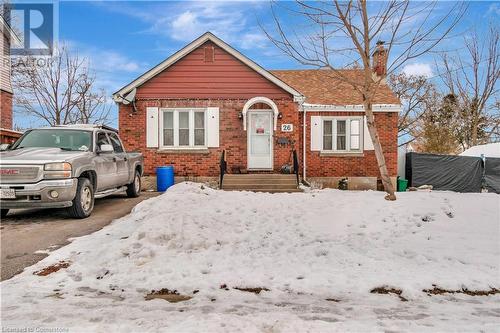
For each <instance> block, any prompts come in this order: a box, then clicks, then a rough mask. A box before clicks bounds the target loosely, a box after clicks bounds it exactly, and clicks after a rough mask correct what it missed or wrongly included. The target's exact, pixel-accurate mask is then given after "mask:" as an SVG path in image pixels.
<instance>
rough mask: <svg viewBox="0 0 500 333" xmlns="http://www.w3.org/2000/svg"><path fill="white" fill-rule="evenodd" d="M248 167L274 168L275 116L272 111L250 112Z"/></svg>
mask: <svg viewBox="0 0 500 333" xmlns="http://www.w3.org/2000/svg"><path fill="white" fill-rule="evenodd" d="M247 118H248V124H249V125H248V126H247V132H248V133H247V137H248V146H247V147H248V169H250V170H255V169H258V170H259V169H260V170H263V169H264V170H265V169H268V170H272V168H273V138H272V136H273V117H272V113H271V112H270V111H251V112H250V111H249V112H248V117H247Z"/></svg>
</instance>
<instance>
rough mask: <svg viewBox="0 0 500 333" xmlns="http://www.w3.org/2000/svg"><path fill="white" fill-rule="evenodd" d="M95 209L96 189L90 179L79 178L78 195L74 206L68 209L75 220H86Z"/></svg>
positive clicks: (74, 200)
mask: <svg viewBox="0 0 500 333" xmlns="http://www.w3.org/2000/svg"><path fill="white" fill-rule="evenodd" d="M93 209H94V187H93V186H92V183H91V182H90V180H89V179H88V178H78V186H77V188H76V195H75V198H74V199H73V205H72V206H71V207H69V208H68V212H69V215H70V216H71V217H73V218H77V219H84V218H86V217H89V216H90V214H91V213H92V210H93Z"/></svg>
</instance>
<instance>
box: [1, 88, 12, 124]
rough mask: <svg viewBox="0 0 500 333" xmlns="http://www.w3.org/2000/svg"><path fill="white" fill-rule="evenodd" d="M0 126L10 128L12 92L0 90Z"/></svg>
mask: <svg viewBox="0 0 500 333" xmlns="http://www.w3.org/2000/svg"><path fill="white" fill-rule="evenodd" d="M0 127H1V128H6V129H12V94H11V93H9V92H6V91H4V90H0Z"/></svg>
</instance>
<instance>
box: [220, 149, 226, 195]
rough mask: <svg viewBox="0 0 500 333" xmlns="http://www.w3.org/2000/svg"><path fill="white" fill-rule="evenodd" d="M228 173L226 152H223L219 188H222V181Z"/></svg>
mask: <svg viewBox="0 0 500 333" xmlns="http://www.w3.org/2000/svg"><path fill="white" fill-rule="evenodd" d="M226 171H227V162H226V151H225V150H223V151H222V154H221V155H220V178H219V188H222V180H223V179H224V174H225V173H226Z"/></svg>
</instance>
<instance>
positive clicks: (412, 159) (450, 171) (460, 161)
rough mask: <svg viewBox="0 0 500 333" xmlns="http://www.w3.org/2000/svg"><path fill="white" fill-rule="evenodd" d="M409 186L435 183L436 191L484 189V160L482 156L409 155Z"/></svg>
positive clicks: (479, 190) (478, 190) (476, 190)
mask: <svg viewBox="0 0 500 333" xmlns="http://www.w3.org/2000/svg"><path fill="white" fill-rule="evenodd" d="M406 177H407V178H408V182H409V185H410V186H415V187H418V186H421V185H432V187H433V189H435V190H443V191H456V192H481V182H482V178H483V163H482V160H481V158H480V157H471V156H452V155H435V154H420V153H408V154H406Z"/></svg>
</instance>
